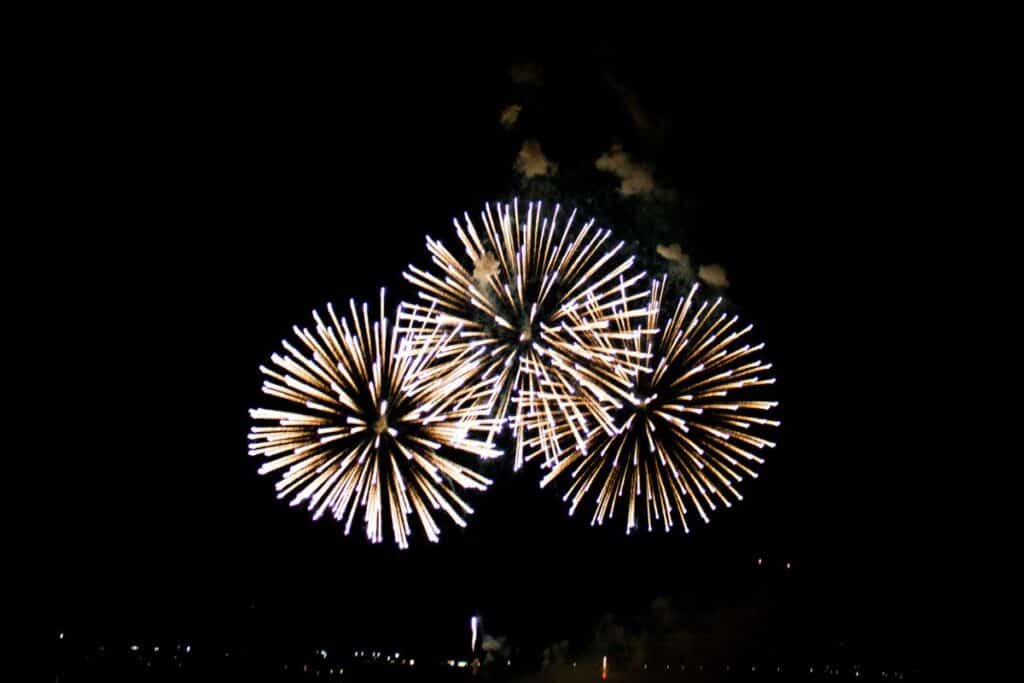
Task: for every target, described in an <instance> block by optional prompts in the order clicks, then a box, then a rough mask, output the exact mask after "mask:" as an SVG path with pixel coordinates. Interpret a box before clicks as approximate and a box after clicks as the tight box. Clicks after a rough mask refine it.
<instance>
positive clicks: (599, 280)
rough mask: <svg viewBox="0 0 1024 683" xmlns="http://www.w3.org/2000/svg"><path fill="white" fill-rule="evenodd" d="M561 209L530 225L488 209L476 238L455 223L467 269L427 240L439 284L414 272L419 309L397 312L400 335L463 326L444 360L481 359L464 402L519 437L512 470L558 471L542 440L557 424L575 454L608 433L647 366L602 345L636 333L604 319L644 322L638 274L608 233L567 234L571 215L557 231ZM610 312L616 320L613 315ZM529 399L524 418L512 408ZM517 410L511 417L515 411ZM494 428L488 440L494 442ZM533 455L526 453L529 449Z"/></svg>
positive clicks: (529, 216) (533, 218)
mask: <svg viewBox="0 0 1024 683" xmlns="http://www.w3.org/2000/svg"><path fill="white" fill-rule="evenodd" d="M559 213H560V207H558V206H557V205H556V206H555V209H554V211H553V212H552V213H551V215H550V216H547V215H545V213H544V210H543V206H542V205H541V204H540V203H536V204H535V203H530V204H529V206H528V208H527V210H526V213H525V216H523V215H521V214H520V209H519V202H518V200H516V201H513V202H512V204H504V205H503V204H498V205H496V207H493V208H492V207H491V205H490V204H488V205H486V206H485V209H484V211H482V212H481V225H482V227H481V228H479V229H478V228H477V226H476V225H474V223H473V221H472V220H470V218H469V215H468V214H466V215H465V217H464V224H463V223H460V222H459V220H458V219H456V220H455V221H454V223H455V229H456V234H457V235H458V238H459V240H460V241H461V243H462V246H463V248H464V251H465V255H466V260H465V261H460V260H459V259H458V258H456V256H455V255H453V254H452V252H450V251H449V250H448V249H447V248H446V247H445V246H444V245H443V244H442V243H441V242H439V241H437V240H434V239H431V238H430V237H428V238H427V248H428V250H429V251H430V254H431V257H432V260H433V263H434V265H435V266H437V267H438V268H439V269H440V274H434V273H432V272H428V271H425V270H421V269H418V268H416V267H415V266H412V265H410V266H409V268H408V270H407V271H406V273H405V277H406V279H407V280H409V281H410V282H411V283H413V284H414V285H416V286H417V287H418V288H419V293H418V296H419V298H420V301H421V302H422V303H419V304H408V305H406V306H403V308H402V309H401V310H400V312H399V326H400V327H402V328H403V329H405V328H406V327H412V326H416V325H419V324H422V323H424V322H429V323H430V324H431V325H442V326H451V325H458V326H461V328H462V330H461V332H460V333H459V337H458V341H457V342H455V343H453V344H452V345H451V348H450V349H449V350H448V351H447V353H453V354H459V353H466V352H467V351H473V350H483V351H485V353H486V355H485V360H484V361H483V363H482V364H481V366H480V371H479V375H478V378H477V380H478V382H479V385H480V388H479V389H478V391H477V394H476V395H475V396H472V397H471V396H469V394H468V391H467V392H466V393H464V395H463V396H461V397H460V399H462V400H465V401H467V402H470V401H482V402H484V403H486V411H487V413H488V414H491V415H495V416H497V417H499V418H502V421H504V423H506V424H507V425H508V426H509V427H510V428H511V430H512V432H513V436H514V437H515V460H514V466H515V469H517V470H518V469H519V468H520V467H522V465H523V463H524V462H525V461H528V460H531V459H532V458H534V457H537V456H538V455H543V457H544V464H545V466H553V465H554V464H555V462H556V461H557V453H558V452H559V450H556V449H553V448H552V447H551V445H552V439H550V438H537V439H534V440H532V441H529V442H528V441H527V439H526V437H527V435H528V434H527V432H528V431H535V432H536V433H537V435H541V434H542V433H543V432H545V431H547V430H548V428H549V425H553V424H555V423H556V422H558V419H559V418H558V417H557V416H558V415H561V414H563V413H568V414H571V416H572V419H570V420H568V421H566V424H569V425H571V427H572V429H573V430H574V431H573V436H574V438H575V441H576V444H577V446H579V447H580V448H585V447H586V439H585V436H586V433H587V432H588V431H589V429H590V428H592V427H596V428H599V429H601V430H603V431H605V432H606V433H608V434H612V433H614V428H615V425H614V422H613V420H612V418H611V411H612V410H614V409H618V408H619V407H621V401H622V399H623V397H624V396H625V395H626V389H627V387H626V384H625V378H627V377H628V376H629V374H630V373H635V372H637V371H639V369H640V368H642V367H643V366H644V365H645V360H646V354H645V353H644V352H636V351H634V350H633V349H631V348H629V347H628V346H627V345H625V344H609V343H608V341H609V340H616V339H617V338H618V337H619V336H623V335H624V336H626V337H629V338H632V337H633V336H634V335H635V334H636V332H635V331H634V330H632V329H627V330H626V331H625V332H623V331H622V330H617V329H611V321H612V320H613V319H615V320H626V321H631V320H632V319H634V318H643V319H646V318H647V310H646V308H645V307H644V302H645V299H646V298H647V296H648V294H649V292H648V291H638V290H637V286H636V285H637V283H638V282H642V281H643V280H644V278H645V275H644V274H643V273H639V274H631V273H630V271H631V268H632V266H633V258H632V257H629V258H624V257H622V256H621V255H620V251H621V250H622V246H623V245H622V243H621V242H620V243H618V244H616V245H610V244H609V241H610V231H608V230H603V229H599V228H595V227H594V221H593V220H591V221H588V222H587V223H585V224H584V225H582V226H574V221H575V216H576V213H575V211H574V212H573V213H572V214H571V215H570V216H569V218H568V220H567V221H565V222H564V224H563V223H560V220H559ZM613 312H614V317H613ZM523 392H527V393H529V395H530V396H531V397H532V399H533V402H532V404H531V406H530V407H529V408H527V406H525V405H524V404H523V403H521V402H519V400H518V396H519V394H520V393H523ZM512 405H514V408H510V407H511V406H512ZM500 428H501V422H499V424H497V425H495V426H494V429H493V431H492V432H490V433H489V434H488V435H487V443H488V444H491V443H493V441H492V438H493V436H494V434H495V433H496V432H497V431H498V429H500ZM526 443H532V444H533V445H534V446H535V447H534V448H530V449H524V444H526Z"/></svg>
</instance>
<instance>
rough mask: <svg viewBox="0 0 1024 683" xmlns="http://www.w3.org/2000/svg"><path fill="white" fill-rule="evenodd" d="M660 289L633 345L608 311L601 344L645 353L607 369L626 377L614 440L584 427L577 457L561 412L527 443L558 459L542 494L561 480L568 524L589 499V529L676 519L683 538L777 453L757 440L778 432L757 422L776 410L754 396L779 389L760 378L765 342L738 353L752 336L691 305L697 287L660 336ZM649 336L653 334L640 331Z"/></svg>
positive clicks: (525, 399)
mask: <svg viewBox="0 0 1024 683" xmlns="http://www.w3.org/2000/svg"><path fill="white" fill-rule="evenodd" d="M664 282H665V281H664V279H662V280H661V281H654V282H652V285H651V289H650V295H649V296H650V300H649V302H648V306H647V309H646V310H647V318H646V320H644V321H642V322H641V323H640V325H639V326H637V327H636V328H634V329H633V330H632V332H633V334H632V335H630V334H628V332H629V331H630V325H631V324H632V323H631V318H630V317H628V316H620V315H618V312H614V313H612V318H613V320H614V321H615V329H616V330H618V331H619V332H620V334H619V335H605V336H604V337H602V339H603V341H604V343H605V345H606V346H608V347H612V346H622V347H624V348H626V349H628V350H629V351H630V352H631V353H633V354H640V352H642V351H644V352H648V353H650V358H651V361H652V363H651V365H650V366H649V367H636V366H633V367H630V368H625V367H623V366H619V367H617V368H616V369H615V370H614V372H618V373H626V374H627V375H628V377H627V378H626V379H627V382H628V385H629V389H628V391H627V392H626V394H625V400H624V401H622V408H621V410H619V411H618V412H617V413H616V414H615V416H614V419H615V429H614V430H613V432H612V433H611V434H609V433H608V432H607V431H605V430H602V429H593V428H592V429H591V430H590V431H589V432H588V433H587V435H586V439H585V445H586V448H585V449H580V448H578V447H577V445H576V436H575V433H576V431H577V430H578V428H579V427H578V425H573V424H572V420H573V419H574V416H573V414H572V413H563V414H561V415H559V416H557V420H556V423H555V424H553V425H551V426H550V428H549V429H548V430H544V431H541V433H539V434H538V435H536V436H534V437H532V441H533V443H527V444H526V445H527V447H529V446H531V445H537V443H538V442H540V441H541V440H543V439H549V440H550V444H549V448H551V449H557V452H556V453H555V459H556V460H557V461H558V464H557V465H555V466H554V467H552V468H551V470H550V471H549V472H548V473H546V474H545V476H544V477H543V478H542V480H541V486H542V487H543V486H546V485H548V484H549V483H551V482H552V481H555V480H561V479H566V478H567V479H568V482H569V484H568V490H567V492H566V493H565V495H564V500H566V501H567V502H569V503H570V508H569V513H570V514H573V513H574V512H575V511H576V509H577V507H578V506H579V505H580V503H581V502H582V501H583V500H584V499H585V498H587V497H588V495H589V496H591V497H592V498H593V499H594V501H595V509H594V513H593V517H592V518H591V523H592V524H602V523H603V522H604V520H605V519H610V518H611V517H612V516H614V514H615V512H616V508H619V509H622V508H625V515H626V532H627V533H629V532H630V531H631V530H633V529H635V528H637V526H638V518H639V517H641V516H642V517H643V518H644V519H645V520H646V526H647V529H648V530H652V529H653V528H654V526H655V525H656V524H657V525H660V526H663V527H664V530H665V531H669V530H670V529H671V528H672V526H673V524H674V520H676V519H678V520H679V521H680V522H681V523H682V524H683V528H684V529H685V530H686V531H687V532H689V530H690V528H689V525H688V524H687V515H688V513H690V512H691V508H692V510H695V511H696V512H697V514H698V515H699V516H700V517H701V518H702V519H703V520H704V521H705V522H707V521H708V513H709V512H710V511H713V510H715V509H716V507H717V505H718V504H722V505H725V506H727V507H729V506H731V505H732V502H733V501H738V500H742V495H741V494H740V492H739V491H738V490H737V486H738V485H739V484H740V482H742V481H743V479H744V478H745V477H755V478H756V477H757V473H756V471H755V470H754V468H755V467H756V466H757V465H760V464H762V463H763V462H764V460H763V458H762V457H761V456H760V455H759V452H760V451H762V449H764V448H771V447H774V445H775V444H774V443H773V442H771V441H769V440H767V439H766V438H763V437H762V436H761V435H760V434H761V433H762V432H763V431H764V430H766V429H768V428H772V427H777V426H778V425H779V424H780V423H779V421H777V420H773V419H769V418H768V417H765V414H766V412H767V411H770V410H771V409H773V408H775V407H776V406H777V402H776V401H770V400H760V399H763V398H764V397H763V396H759V392H763V391H764V387H765V385H770V384H773V383H774V382H775V379H774V378H773V377H770V376H767V374H766V373H768V371H769V370H771V367H772V366H771V364H768V363H764V362H763V361H760V360H757V359H756V356H757V354H758V353H759V352H760V351H761V350H762V349H763V348H764V344H763V343H760V344H756V345H751V344H749V343H743V340H744V339H745V338H747V336H748V335H749V333H750V331H751V329H752V326H750V325H748V326H746V327H743V328H742V329H739V328H740V325H739V322H738V318H737V316H735V315H732V316H731V315H729V314H727V313H724V312H721V311H720V310H719V309H720V304H721V299H718V300H717V301H715V302H712V303H709V302H707V301H700V302H698V300H697V298H696V295H697V290H698V287H697V285H696V284H695V285H694V286H693V287H692V288H691V290H690V292H689V294H688V295H687V296H686V297H684V298H682V299H680V300H679V301H678V303H677V305H676V307H675V311H674V312H673V313H672V315H671V316H669V317H668V319H667V320H666V321H665V323H664V326H663V327H661V326H659V321H660V320H661V319H662V317H661V315H660V313H661V299H662V295H663V292H664ZM648 330H649V331H653V332H654V334H650V335H649V334H646V333H644V334H642V333H641V332H642V331H643V332H645V331H648ZM607 350H608V351H609V352H610V348H609V349H607ZM562 399H563V400H566V401H572V400H573V399H572V397H570V396H564V397H562ZM548 401H550V398H549V397H547V396H535V395H533V393H532V392H531V391H530V390H527V391H525V392H523V394H522V395H521V397H520V402H521V404H523V405H525V406H527V407H531V408H536V409H537V410H540V409H541V407H542V406H543V405H544V404H545V403H546V402H548Z"/></svg>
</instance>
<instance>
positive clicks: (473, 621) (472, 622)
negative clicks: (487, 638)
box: [469, 617, 477, 652]
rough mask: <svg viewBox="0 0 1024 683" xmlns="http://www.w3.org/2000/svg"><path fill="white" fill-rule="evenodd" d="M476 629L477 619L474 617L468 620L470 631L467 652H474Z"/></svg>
mask: <svg viewBox="0 0 1024 683" xmlns="http://www.w3.org/2000/svg"><path fill="white" fill-rule="evenodd" d="M476 628H477V618H476V617H471V618H470V620H469V630H470V631H471V635H470V641H469V651H470V652H476Z"/></svg>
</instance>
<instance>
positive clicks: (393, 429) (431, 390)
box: [249, 290, 501, 548]
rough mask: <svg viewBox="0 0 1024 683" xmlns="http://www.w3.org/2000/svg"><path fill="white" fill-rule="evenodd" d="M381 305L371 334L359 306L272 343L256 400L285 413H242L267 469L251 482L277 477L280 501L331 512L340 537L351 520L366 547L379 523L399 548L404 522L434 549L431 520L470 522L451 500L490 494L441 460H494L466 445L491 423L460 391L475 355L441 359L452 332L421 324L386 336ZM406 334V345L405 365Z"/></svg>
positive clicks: (484, 449)
mask: <svg viewBox="0 0 1024 683" xmlns="http://www.w3.org/2000/svg"><path fill="white" fill-rule="evenodd" d="M384 298H385V297H384V290H381V292H380V316H379V319H378V320H375V321H373V322H372V323H371V320H370V315H369V311H368V306H367V305H366V304H365V303H364V304H362V307H361V310H358V309H357V306H356V304H355V302H353V301H350V302H349V311H350V314H351V315H350V316H345V315H342V316H341V317H340V318H339V316H337V315H336V314H335V311H334V308H333V306H332V305H331V304H328V305H327V317H326V320H325V319H324V318H322V317H321V316H320V314H319V313H318V312H316V311H314V312H313V319H314V321H315V323H316V326H315V331H314V332H311V331H310V330H308V329H304V328H303V329H300V328H298V327H295V328H293V330H294V333H295V337H296V338H297V340H298V344H297V345H293V344H292V343H289V342H288V341H282V342H281V344H282V346H283V348H284V350H285V353H283V354H277V353H275V354H274V355H273V356H271V365H272V367H267V366H260V372H262V373H263V375H265V377H266V379H265V381H264V383H263V393H265V394H267V395H269V396H271V397H274V398H275V399H279V400H280V401H281V402H282V403H284V404H289V408H288V409H287V410H285V409H268V408H258V409H254V410H252V411H250V415H251V417H252V419H253V425H252V428H251V431H250V434H249V440H250V447H249V453H250V455H256V456H263V457H266V458H269V460H268V462H266V463H265V464H264V465H263V466H262V467H261V468H260V473H261V474H268V473H271V472H276V471H279V470H284V472H283V474H282V475H281V478H280V481H278V483H277V484H276V488H277V490H278V497H279V498H285V497H288V496H292V500H291V503H292V505H298V504H300V503H304V502H306V503H308V506H309V509H310V510H311V511H313V512H314V518H319V517H320V516H321V515H323V514H324V513H325V512H328V511H330V512H331V513H332V514H333V515H334V517H335V518H336V519H338V520H339V521H343V522H344V529H345V533H346V534H348V533H349V531H350V530H351V527H352V524H353V522H354V520H355V519H356V515H357V512H358V510H359V509H360V508H362V509H363V513H362V522H363V523H364V524H365V526H366V535H367V537H368V538H369V540H370V541H371V542H374V543H379V542H381V540H382V539H383V533H384V525H385V517H387V519H388V522H389V524H390V526H391V532H392V535H393V536H394V539H395V542H396V543H397V544H398V545H399V547H401V548H406V547H408V539H409V537H410V535H411V534H412V520H411V518H413V517H415V518H417V519H418V520H419V523H420V525H421V526H422V528H423V532H424V534H425V535H426V537H427V538H428V539H429V540H431V541H434V542H436V541H437V540H438V535H439V534H440V528H439V527H438V525H437V523H436V522H435V520H434V513H435V512H439V511H443V512H444V513H447V515H448V516H449V517H450V518H451V519H452V520H453V521H454V522H455V523H456V524H458V525H460V526H465V524H466V521H465V518H464V515H468V514H471V513H472V512H473V510H472V508H471V507H470V506H469V505H468V504H466V502H465V501H464V500H463V499H462V498H461V496H460V490H464V489H469V490H480V491H483V490H486V489H487V487H488V486H489V485H490V483H491V481H490V480H489V479H487V478H485V477H483V476H481V475H480V474H478V473H477V472H475V471H473V470H472V469H470V468H469V467H467V466H465V465H463V464H460V463H459V462H457V461H456V460H454V459H453V458H452V457H450V456H449V455H448V453H447V451H448V450H458V451H463V452H465V453H470V454H474V455H476V456H479V457H482V458H492V457H498V456H500V455H501V453H500V451H497V450H495V449H493V448H491V447H489V446H487V445H486V444H485V443H483V442H482V441H480V440H478V439H476V438H474V434H475V433H476V432H480V433H486V432H488V431H491V430H493V428H494V424H493V423H494V422H495V420H493V419H492V418H489V417H487V415H486V412H485V411H484V410H483V406H484V405H485V402H484V401H481V400H478V398H479V396H478V393H479V391H480V389H479V388H476V389H471V390H466V389H465V386H466V384H467V382H466V380H467V378H469V377H471V376H472V375H474V374H475V373H476V372H477V369H478V366H479V364H480V363H481V360H482V357H483V352H482V351H478V350H475V349H473V348H470V347H468V346H466V345H462V346H461V348H460V349H459V350H457V351H451V350H450V349H449V348H448V345H449V344H450V343H451V342H452V340H453V339H455V338H456V337H457V335H458V333H459V331H460V329H459V328H457V327H455V328H450V329H448V328H446V329H443V330H442V329H440V328H439V327H438V326H437V325H435V324H433V323H431V318H430V316H424V319H423V320H422V321H421V322H420V323H419V324H418V326H416V327H415V328H414V329H410V330H409V331H408V332H406V333H403V332H401V331H399V330H398V329H397V328H396V327H394V326H393V325H392V326H389V322H388V319H387V317H386V315H385V308H384ZM408 334H415V336H416V340H417V341H416V352H415V353H411V352H410V342H409V336H408ZM445 447H447V449H446V448H445Z"/></svg>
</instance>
